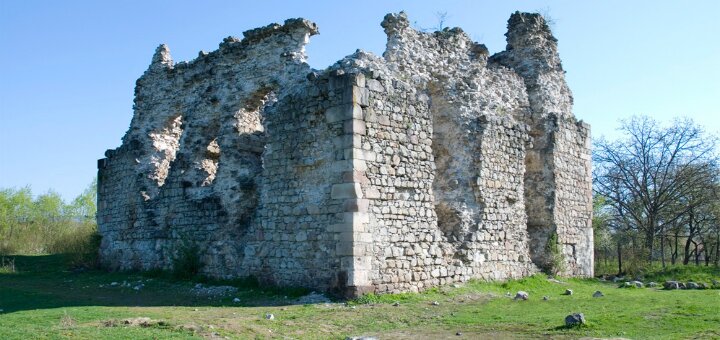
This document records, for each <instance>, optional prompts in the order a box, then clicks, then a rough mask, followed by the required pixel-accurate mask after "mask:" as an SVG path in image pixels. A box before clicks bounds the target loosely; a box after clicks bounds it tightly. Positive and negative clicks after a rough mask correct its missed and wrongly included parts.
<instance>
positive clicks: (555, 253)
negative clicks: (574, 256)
mask: <svg viewBox="0 0 720 340" xmlns="http://www.w3.org/2000/svg"><path fill="white" fill-rule="evenodd" d="M546 251H547V254H548V256H549V260H550V261H549V263H548V268H547V269H546V270H547V274H549V275H558V274H560V273H564V272H565V269H566V265H565V256H564V255H563V253H562V249H560V243H558V236H557V233H556V232H553V233H552V234H551V235H550V237H549V238H548V241H547V245H546Z"/></svg>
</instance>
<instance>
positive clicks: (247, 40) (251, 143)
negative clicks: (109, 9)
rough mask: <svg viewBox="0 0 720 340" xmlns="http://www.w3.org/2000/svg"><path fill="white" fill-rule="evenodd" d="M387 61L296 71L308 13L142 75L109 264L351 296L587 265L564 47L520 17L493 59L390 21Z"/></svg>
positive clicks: (103, 201)
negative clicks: (554, 250)
mask: <svg viewBox="0 0 720 340" xmlns="http://www.w3.org/2000/svg"><path fill="white" fill-rule="evenodd" d="M381 25H382V27H383V28H384V29H385V32H386V33H387V35H388V42H387V50H386V52H385V53H384V55H383V57H378V56H375V55H373V54H370V53H365V52H362V51H357V52H356V53H354V54H352V55H349V56H347V57H346V58H344V59H342V60H340V61H338V62H337V63H336V64H335V65H332V66H331V67H329V68H327V69H325V70H313V69H311V68H310V67H309V66H308V65H307V64H306V63H305V54H304V45H305V44H306V43H307V42H308V38H309V37H310V36H311V35H313V34H316V33H317V27H316V26H315V25H314V24H313V23H311V22H309V21H306V20H303V19H292V20H288V21H286V22H285V24H284V25H269V26H266V27H263V28H259V29H255V30H251V31H248V32H245V37H244V39H242V40H240V39H236V38H232V37H229V38H226V39H225V40H224V41H223V42H222V43H221V44H220V47H219V49H218V50H216V51H213V52H209V53H205V52H201V53H200V54H199V56H198V58H197V59H195V60H193V61H191V62H187V63H185V62H182V63H177V64H175V63H174V62H173V61H172V58H171V57H170V52H169V49H168V48H167V46H164V45H161V46H160V47H159V48H158V49H157V51H156V53H155V55H154V56H153V61H152V63H151V65H150V67H149V68H148V70H147V71H146V72H145V74H144V75H143V76H142V77H141V78H140V79H139V80H138V82H137V87H136V98H135V106H134V109H135V113H134V116H133V120H132V122H131V124H130V128H129V130H128V132H127V133H126V135H125V136H124V137H123V144H122V145H121V146H120V147H119V148H117V149H115V150H109V151H108V152H107V153H106V158H104V159H102V160H100V161H99V162H98V167H99V174H98V182H99V184H98V207H99V209H98V225H99V230H100V233H101V234H102V236H103V241H102V245H101V252H100V255H101V259H102V261H103V263H104V264H105V265H106V266H107V267H108V268H111V269H117V270H126V269H154V268H161V269H172V267H173V266H174V265H175V263H176V261H177V259H178V258H180V257H182V256H183V254H185V255H187V254H188V252H190V253H192V254H191V255H193V256H197V257H198V258H199V259H200V262H201V265H202V266H201V271H202V273H203V274H206V275H210V276H213V277H222V278H231V277H242V276H254V277H257V278H258V279H260V280H261V281H262V282H265V283H268V284H274V285H283V286H305V287H310V288H314V289H321V290H328V291H335V292H337V293H340V294H344V295H349V296H357V295H360V294H363V293H366V292H405V291H419V290H423V289H426V288H428V287H432V286H437V285H442V284H446V283H450V282H461V281H466V280H468V279H472V278H480V279H488V280H497V279H507V278H519V277H523V276H527V275H530V274H533V273H535V272H537V271H538V270H540V269H547V267H548V266H549V264H550V262H551V260H552V259H551V258H550V256H549V252H548V249H549V248H548V243H549V240H551V239H553V238H552V236H553V235H557V237H556V239H557V240H558V241H557V242H558V243H557V244H556V245H553V246H557V247H559V248H560V249H561V252H562V254H563V255H564V259H565V261H566V263H565V265H566V266H565V267H566V271H565V274H569V275H592V265H593V263H592V229H591V226H590V220H591V211H592V207H591V201H592V199H591V196H590V194H591V190H590V189H591V188H590V157H589V141H590V139H589V138H590V137H589V127H588V126H587V125H586V124H584V123H582V122H577V121H576V120H575V118H574V117H573V116H572V111H571V109H572V95H571V94H570V91H569V89H568V88H567V85H566V83H565V81H564V71H563V70H562V66H561V65H560V59H559V57H558V56H557V46H556V41H555V39H554V38H553V37H552V34H551V33H550V31H549V29H548V28H547V25H546V24H545V22H544V20H543V19H542V18H541V17H540V16H538V15H533V14H527V13H515V14H513V16H511V18H510V20H509V22H508V34H507V36H508V47H507V49H506V50H505V51H503V52H500V53H498V54H495V55H493V56H490V55H489V54H488V51H487V48H485V46H484V45H482V44H479V43H476V42H473V41H472V40H471V39H470V38H469V37H468V36H467V34H465V33H464V32H463V31H462V30H461V29H459V28H455V29H446V30H443V31H440V32H433V33H425V32H419V31H417V30H415V29H413V28H412V27H411V26H410V24H409V20H408V19H407V17H406V16H405V14H404V13H399V14H389V15H387V16H386V17H385V20H384V21H383V22H382V24H381Z"/></svg>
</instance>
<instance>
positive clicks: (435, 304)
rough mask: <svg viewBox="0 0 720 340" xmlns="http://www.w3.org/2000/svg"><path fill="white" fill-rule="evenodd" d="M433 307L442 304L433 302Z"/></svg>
mask: <svg viewBox="0 0 720 340" xmlns="http://www.w3.org/2000/svg"><path fill="white" fill-rule="evenodd" d="M432 305H433V306H440V302H437V301H433V302H432Z"/></svg>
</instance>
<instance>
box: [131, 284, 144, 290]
mask: <svg viewBox="0 0 720 340" xmlns="http://www.w3.org/2000/svg"><path fill="white" fill-rule="evenodd" d="M144 287H145V285H144V284H139V285H137V286H135V287H133V289H134V290H140V289H143V288H144Z"/></svg>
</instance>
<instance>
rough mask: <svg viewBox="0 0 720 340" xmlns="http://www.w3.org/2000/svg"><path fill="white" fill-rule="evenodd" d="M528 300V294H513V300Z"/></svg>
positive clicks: (520, 292) (521, 292)
mask: <svg viewBox="0 0 720 340" xmlns="http://www.w3.org/2000/svg"><path fill="white" fill-rule="evenodd" d="M528 298H530V294H528V293H527V292H524V291H522V290H521V291H519V292H517V294H515V300H527V299H528Z"/></svg>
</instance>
